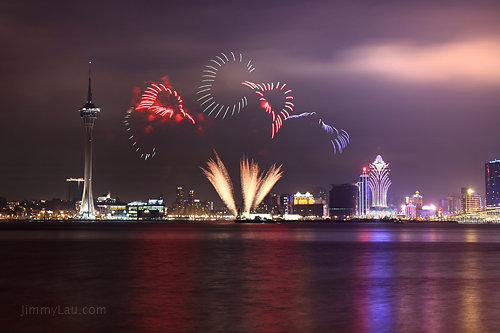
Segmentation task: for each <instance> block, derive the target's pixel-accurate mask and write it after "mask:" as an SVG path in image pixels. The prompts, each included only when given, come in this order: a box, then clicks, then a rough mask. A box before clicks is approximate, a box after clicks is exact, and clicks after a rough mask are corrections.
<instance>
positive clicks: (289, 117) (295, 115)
mask: <svg viewBox="0 0 500 333" xmlns="http://www.w3.org/2000/svg"><path fill="white" fill-rule="evenodd" d="M313 114H316V112H303V113H301V114H293V115H289V116H288V117H287V118H286V119H287V120H288V119H296V118H302V117H309V116H312V115H313Z"/></svg>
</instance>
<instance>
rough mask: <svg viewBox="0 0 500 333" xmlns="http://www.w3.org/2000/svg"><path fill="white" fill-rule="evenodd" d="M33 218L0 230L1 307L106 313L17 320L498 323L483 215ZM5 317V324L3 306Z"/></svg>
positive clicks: (395, 327)
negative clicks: (264, 220) (437, 219)
mask: <svg viewBox="0 0 500 333" xmlns="http://www.w3.org/2000/svg"><path fill="white" fill-rule="evenodd" d="M0 227H1V226H0ZM37 228H38V229H36V230H34V229H29V228H27V229H22V228H20V229H15V228H12V229H8V230H2V233H0V239H1V240H2V241H1V242H0V259H1V260H2V263H3V264H4V267H3V270H2V271H1V272H0V281H8V282H9V284H8V288H4V289H3V291H1V294H0V296H2V299H4V300H7V301H6V302H4V304H3V306H4V307H5V306H10V307H15V310H16V312H18V308H19V305H20V304H28V305H31V303H30V300H36V301H37V302H38V303H40V305H45V303H44V302H46V303H47V306H53V305H54V304H55V305H57V304H59V303H61V304H62V305H66V304H68V305H72V304H85V305H87V304H88V305H93V304H96V305H105V306H107V308H108V314H107V315H106V316H102V317H99V318H90V319H89V318H84V317H75V318H70V317H66V318H63V317H56V318H52V317H50V318H49V317H43V318H42V317H40V318H34V317H33V318H34V319H25V321H24V323H25V325H27V324H26V323H29V325H27V326H25V328H29V329H31V328H34V327H35V324H36V323H41V325H42V326H46V327H51V325H52V324H54V325H56V324H57V325H56V327H57V328H58V329H59V330H61V331H75V330H81V329H82V327H83V328H85V330H95V329H98V328H101V327H106V328H113V327H118V328H120V329H121V330H129V331H131V332H135V331H158V330H159V331H192V332H201V331H217V332H233V331H237V332H255V331H265V332H283V331H286V332H334V331H339V332H343V331H355V332H383V331H398V332H415V331H417V332H419V331H425V332H427V331H430V332H478V331H493V330H494V329H495V328H498V327H500V319H499V317H498V313H499V312H500V301H499V300H500V289H498V288H497V284H498V282H497V281H499V279H500V253H499V252H500V245H499V242H500V228H498V227H496V228H494V226H461V225H439V224H428V225H388V224H379V225H376V224H372V225H371V224H361V225H347V224H310V223H297V224H292V223H291V224H284V225H260V224H259V225H236V224H229V223H204V224H195V223H184V224H183V223H179V224H156V225H141V224H137V225H133V224H130V225H127V226H126V227H121V226H118V227H116V226H109V227H106V228H100V227H98V226H90V227H87V226H86V227H85V228H81V227H78V228H75V229H71V228H68V227H66V226H63V227H61V228H59V229H58V228H57V227H51V228H48V229H40V228H39V227H37ZM21 229H22V230H21ZM4 231H5V233H4ZM6 234H9V237H10V238H9V237H6ZM5 285H7V284H5ZM19 295H20V296H19ZM8 300H14V301H12V302H11V303H12V304H10V303H9V302H10V301H8ZM18 302H19V303H20V304H18ZM38 303H37V304H38ZM33 305H35V304H33ZM11 312H12V311H11ZM5 313H7V312H5ZM9 318H11V319H9ZM9 318H7V321H6V323H7V324H10V325H11V326H12V325H13V322H14V319H12V318H14V317H9ZM9 320H10V322H9ZM30 320H31V321H30ZM30 325H31V326H30Z"/></svg>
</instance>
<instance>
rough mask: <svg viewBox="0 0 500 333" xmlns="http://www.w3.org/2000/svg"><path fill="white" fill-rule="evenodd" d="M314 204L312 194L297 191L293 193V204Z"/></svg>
mask: <svg viewBox="0 0 500 333" xmlns="http://www.w3.org/2000/svg"><path fill="white" fill-rule="evenodd" d="M312 204H314V196H313V195H312V194H311V193H309V192H306V193H304V194H302V193H300V192H297V193H296V194H294V195H293V205H294V206H295V205H312Z"/></svg>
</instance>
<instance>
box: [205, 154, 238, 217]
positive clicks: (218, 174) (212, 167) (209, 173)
mask: <svg viewBox="0 0 500 333" xmlns="http://www.w3.org/2000/svg"><path fill="white" fill-rule="evenodd" d="M215 156H216V159H217V162H215V161H214V160H212V159H210V160H208V162H207V166H208V168H207V170H205V169H203V168H202V167H200V169H201V170H203V173H204V174H205V176H206V177H207V179H208V180H209V181H210V183H212V185H213V187H214V188H215V190H216V191H217V193H218V194H219V196H220V198H221V200H222V201H223V202H224V204H225V205H226V207H227V208H228V209H229V212H230V213H231V214H232V215H234V216H236V214H237V211H236V205H235V203H234V192H233V183H232V182H231V177H229V173H228V172H227V170H226V167H225V166H224V163H222V161H221V159H220V158H219V155H217V153H216V152H215Z"/></svg>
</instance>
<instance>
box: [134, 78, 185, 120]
mask: <svg viewBox="0 0 500 333" xmlns="http://www.w3.org/2000/svg"><path fill="white" fill-rule="evenodd" d="M175 104H177V105H176V106H175ZM136 109H137V110H141V109H147V110H149V111H151V112H154V113H156V114H157V115H160V116H161V117H165V116H167V117H169V118H172V116H173V115H174V110H175V109H177V110H179V112H180V113H181V114H182V116H183V117H184V118H187V119H189V120H190V121H191V122H192V123H193V124H194V123H195V121H194V119H193V117H191V115H189V114H188V113H187V112H186V111H184V107H183V106H182V99H181V96H180V95H179V94H178V93H177V91H175V90H172V89H171V88H167V87H166V86H165V85H164V84H162V83H159V84H156V83H152V84H151V85H150V86H149V87H147V88H146V90H145V91H144V93H143V94H142V99H141V101H140V103H139V104H138V105H137V107H136Z"/></svg>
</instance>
